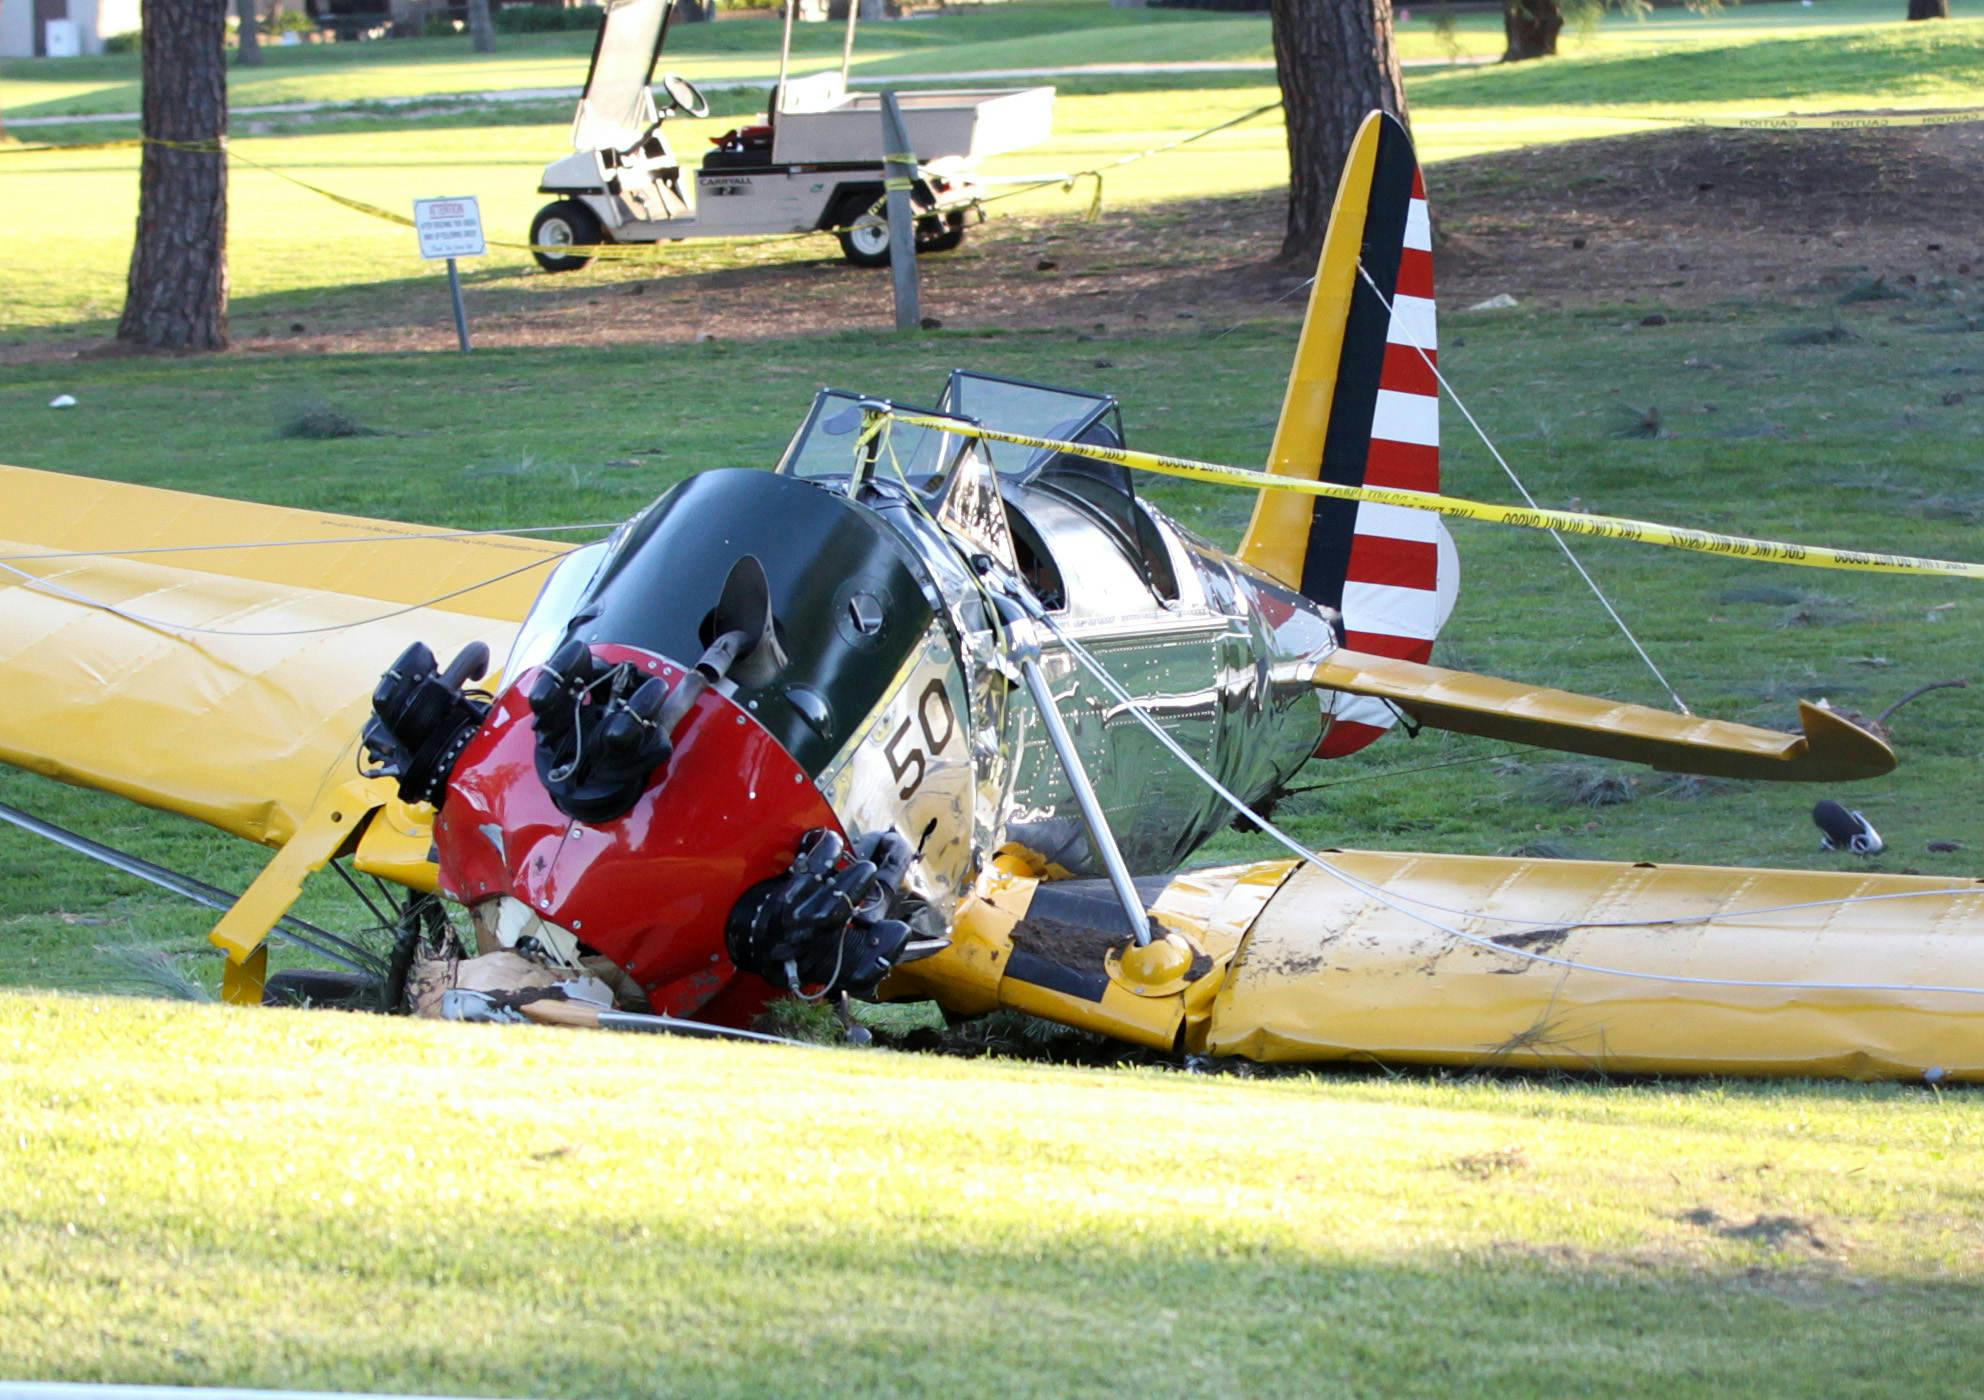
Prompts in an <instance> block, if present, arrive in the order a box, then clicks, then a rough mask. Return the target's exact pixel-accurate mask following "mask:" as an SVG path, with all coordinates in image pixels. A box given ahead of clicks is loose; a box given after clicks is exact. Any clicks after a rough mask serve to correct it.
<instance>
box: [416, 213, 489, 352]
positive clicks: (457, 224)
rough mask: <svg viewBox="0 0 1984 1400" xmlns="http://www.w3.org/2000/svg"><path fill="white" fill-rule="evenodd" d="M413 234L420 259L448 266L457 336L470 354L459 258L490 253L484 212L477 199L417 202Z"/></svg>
mask: <svg viewBox="0 0 1984 1400" xmlns="http://www.w3.org/2000/svg"><path fill="white" fill-rule="evenodd" d="M413 227H414V232H416V233H418V234H419V235H420V256H421V257H423V258H425V259H427V261H429V262H439V261H443V260H445V261H446V262H447V264H448V296H449V298H450V299H451V300H452V301H453V302H454V306H455V335H456V338H457V339H459V340H460V341H461V345H462V353H463V354H467V353H468V348H469V345H468V310H467V308H466V307H464V306H463V305H462V275H461V272H460V270H459V269H458V268H456V266H455V259H456V258H479V257H481V256H483V255H484V254H485V253H487V252H488V251H489V249H488V246H487V245H486V244H485V243H484V242H483V238H482V210H481V209H480V208H479V207H477V205H476V202H475V196H474V195H464V196H463V197H461V198H459V199H416V200H415V201H414V202H413Z"/></svg>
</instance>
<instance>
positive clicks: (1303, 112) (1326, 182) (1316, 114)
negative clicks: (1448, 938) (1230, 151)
mask: <svg viewBox="0 0 1984 1400" xmlns="http://www.w3.org/2000/svg"><path fill="white" fill-rule="evenodd" d="M1268 12H1269V15H1270V16H1271V18H1272V20H1273V25H1274V66H1275V74H1276V76H1277V77H1278V78H1279V79H1280V81H1281V97H1282V102H1283V105H1284V112H1285V115H1286V117H1287V122H1288V228H1287V231H1286V232H1285V233H1284V235H1283V237H1282V242H1281V260H1282V261H1283V262H1287V263H1291V264H1294V265H1296V266H1302V267H1306V266H1309V265H1311V264H1313V263H1314V262H1315V261H1316V258H1317V257H1318V256H1319V255H1320V254H1321V252H1322V250H1323V231H1324V229H1325V228H1327V227H1328V225H1329V219H1330V200H1331V199H1332V198H1333V197H1334V196H1335V194H1336V182H1337V177H1338V176H1339V175H1341V174H1342V173H1343V159H1344V156H1345V154H1346V153H1348V151H1349V150H1350V138H1351V137H1353V136H1355V135H1356V134H1357V127H1358V124H1359V123H1361V122H1362V121H1363V120H1364V118H1365V116H1366V115H1367V114H1369V113H1370V112H1371V111H1372V110H1373V109H1375V108H1383V109H1384V110H1385V111H1387V112H1390V113H1391V114H1392V115H1394V116H1396V117H1397V118H1398V119H1399V120H1400V121H1404V120H1405V119H1406V113H1405V84H1404V81H1403V80H1402V79H1401V77H1400V76H1399V67H1398V48H1397V46H1396V45H1395V44H1394V43H1393V41H1392V6H1391V0H1270V4H1269V7H1268Z"/></svg>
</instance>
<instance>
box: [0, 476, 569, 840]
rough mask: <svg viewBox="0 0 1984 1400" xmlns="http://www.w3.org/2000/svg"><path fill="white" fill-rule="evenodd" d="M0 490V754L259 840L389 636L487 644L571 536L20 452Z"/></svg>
mask: <svg viewBox="0 0 1984 1400" xmlns="http://www.w3.org/2000/svg"><path fill="white" fill-rule="evenodd" d="M0 501H4V502H5V503H6V515H5V520H4V523H0V694H4V696H5V703H4V704H0V761H4V762H7V763H11V764H14V765H17V766H19V767H22V768H27V769H31V770H33V771H34V772H37V773H45V774H48V775H49V776H51V777H55V778H60V779H62V780H63V781H65V782H71V783H78V784H81V785H83V786H86V787H93V788H100V789H102V790H104V791H107V792H114V793H118V794H120V795H122V796H125V797H129V798H131V799H133V800H134V801H138V802H142V803H144V804H146V805H147V806H151V807H159V808H163V809H165V810H167V811H172V812H180V813H183V814H185V815H187V816H190V817H196V818H198V819H199V820H201V821H203V822H207V823H209V824H211V825H213V826H216V827H219V828H221V829H222V830H224V831H228V832H232V833H234V834H235V835H238V836H243V837H246V838H248V839H249V840H252V841H259V842H262V843H265V844H267V845H272V846H279V845H282V844H283V843H284V842H285V841H287V840H288V839H289V838H290V836H291V835H292V834H294V833H295V832H296V830H297V829H298V826H299V825H300V824H301V822H302V820H303V817H304V814H305V813H307V812H308V811H309V810H310V808H311V806H312V803H313V801H314V800H315V799H316V798H317V797H318V794H319V793H320V791H322V790H325V789H327V788H330V787H332V786H334V785H336V784H340V783H343V782H346V781H347V780H349V779H351V778H353V777H354V776H355V755H356V748H357V739H358V733H359V729H360V727H361V725H362V724H363V723H364V721H365V718H366V716H367V714H368V713H369V709H370V702H371V694H372V688H373V686H374V685H375V684H376V682H377V680H378V677H379V675H380V673H381V672H382V671H384V670H385V668H386V667H387V666H389V665H391V664H392V662H393V660H394V659H395V658H396V657H397V656H398V655H399V653H400V652H401V650H403V649H404V648H405V647H406V645H407V644H408V643H409V642H411V641H414V640H416V639H418V640H421V641H425V642H426V643H427V644H428V645H429V646H431V647H433V649H434V651H435V653H436V654H437V655H438V656H440V657H441V658H442V659H443V660H445V659H446V658H447V657H449V656H451V655H452V654H453V653H454V652H455V651H456V650H457V649H459V648H460V647H462V646H465V645H467V644H468V643H469V642H471V641H476V640H480V641H483V642H486V643H488V645H489V647H490V649H491V651H492V652H493V653H494V654H495V655H496V656H497V657H499V658H500V657H501V656H502V655H503V654H504V652H505V650H506V649H507V647H508V645H509V643H510V640H511V638H512V637H513V636H514V634H515V632H516V627H517V624H518V623H519V622H520V621H521V620H522V619H523V617H524V615H525V614H526V613H527V612H528V611H529V609H530V605H531V603H532V601H533V600H534V599H535V597H536V595H537V590H538V589H539V588H540V587H541V586H542V585H543V583H544V580H545V577H546V575H547V574H548V573H549V566H550V565H551V564H552V563H554V562H555V561H556V560H557V559H558V557H559V556H561V555H562V554H564V553H565V552H566V551H567V550H568V549H570V548H571V546H569V545H567V544H562V543H549V542H546V541H543V540H534V539H523V538H517V537H511V536H483V537H479V538H474V539H407V538H405V537H406V536H409V535H420V534H425V533H429V532H430V528H431V527H419V526H409V525H399V524H393V523H390V522H385V521H377V520H366V519H361V518H358V517H354V516H344V515H332V514H328V513H323V512H318V511H307V510H291V509H286V508H283V507H279V506H265V505H254V504H250V503H247V502H242V501H232V500H223V499H220V498H216V497H211V496H198V495H192V494H188V493H184V492H176V491H163V490H158V489H156V488H152V487H145V486H132V485H126V484H123V483H118V482H109V481H97V480H92V479H90V478H87V477H79V476H68V475H64V474H61V473H55V472H42V471H31V470H28V469H25V468H20V467H0ZM320 540H336V541H354V542H346V543H328V544H318V543H304V542H306V541H320ZM213 545H243V546H252V547H241V548H220V549H215V548H211V547H210V546H213ZM106 550H114V551H124V552H123V553H118V554H103V553H94V554H91V553H78V552H83V551H106ZM141 551H158V552H150V553H146V552H141ZM62 554H70V555H71V557H67V558H59V557H53V556H57V555H62ZM450 594H453V595H456V596H450V597H445V598H443V595H450ZM435 599H440V601H429V600H435ZM83 600H90V601H83ZM103 605H108V606H103ZM111 607H114V608H116V609H120V610H122V611H123V613H124V614H126V615H119V613H118V612H113V611H110V610H109V609H110V608H111ZM138 618H143V619H147V620H146V621H139V620H136V619H138ZM195 629H211V630H195Z"/></svg>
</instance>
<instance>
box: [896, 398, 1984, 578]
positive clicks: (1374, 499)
mask: <svg viewBox="0 0 1984 1400" xmlns="http://www.w3.org/2000/svg"><path fill="white" fill-rule="evenodd" d="M879 416H883V417H886V418H888V419H889V420H891V421H893V422H896V423H901V424H904V425H906V426H909V427H916V428H934V429H937V430H938V431H940V432H947V433H955V434H957V435H959V436H961V437H976V438H984V439H986V440H988V441H991V442H1009V443H1012V444H1013V445H1015V446H1017V447H1033V448H1039V449H1041V450H1044V451H1049V452H1066V453H1069V454H1070V455H1072V456H1076V457H1087V458H1091V459H1093V460H1095V461H1099V462H1115V463H1117V464H1118V465H1120V466H1125V467H1129V468H1132V469H1134V470H1136V471H1147V472H1157V473H1160V474H1162V475H1165V476H1176V477H1183V478H1184V479H1186V480H1188V481H1204V482H1209V483H1211V484H1213V485H1216V486H1239V487H1245V488H1247V489H1249V490H1270V491H1293V492H1296V493H1297V494H1299V495H1305V496H1323V497H1327V498H1329V499H1331V500H1339V501H1369V502H1371V503H1372V504H1374V505H1386V506H1404V507H1406V508H1407V509H1410V510H1430V511H1434V512H1437V513H1438V514H1440V515H1450V516H1455V517H1457V518H1459V519H1463V520H1485V521H1488V522H1490V523H1491V524H1496V525H1514V526H1518V527H1520V528H1523V529H1527V530H1557V531H1562V532H1564V533H1566V534H1576V535H1591V536H1595V537H1597V538H1599V539H1611V540H1628V541H1631V542H1632V543H1635V544H1652V545H1660V546H1662V547H1663V548H1667V549H1685V550H1691V551H1693V552H1694V553H1697V554H1719V555H1721V556H1722V557H1724V558H1725V559H1756V560H1760V561H1762V562H1765V563H1770V564H1797V565H1802V566H1804V567H1806V568H1813V569H1852V570H1858V571H1861V572H1866V573H1881V574H1928V575H1933V576H1936V577H1939V578H1976V579H1984V564H1970V563H1965V562H1963V561H1961V560H1956V559H1925V558H1921V557H1918V556H1916V555H1911V554H1885V553H1880V552H1877V551H1872V550H1861V549H1835V548H1832V547H1830V546H1826V545H1814V544H1793V543H1790V542H1788V541H1784V540H1763V539H1753V538H1751V537H1749V536H1747V535H1725V534H1722V533H1720V532H1718V531H1714V530H1693V529H1688V528H1685V527H1683V526H1677V525H1662V524H1660V523H1658V522H1656V521H1651V520H1632V519H1628V518H1626V517H1624V516H1617V515H1590V514H1587V513H1585V512H1583V511H1573V510H1545V509H1542V508H1540V507H1531V506H1505V505H1496V504H1494V503H1493V502H1489V501H1471V500H1468V499H1466V498H1465V497H1461V496H1445V495H1439V494H1435V493H1433V492H1430V491H1399V490H1394V489H1392V488H1389V487H1382V486H1343V485H1339V484H1338V483H1336V482H1331V481H1307V480H1304V479H1302V478H1300V477H1292V476H1276V475H1274V474H1273V473H1271V472H1263V471H1253V470H1250V469H1248V468H1245V467H1228V466H1222V465H1220V464H1219V463H1217V462H1200V461H1195V460H1193V459H1192V458H1189V457H1165V456H1160V455H1159V454H1157V453H1154V452H1135V451H1132V450H1130V449H1129V448H1126V447H1101V446H1097V445H1095V444H1092V443H1082V442H1062V441H1059V440H1057V439H1055V438H1042V437H1032V436H1030V435H1028V434H1026V433H1008V432H1003V431H1000V430H998V429H995V428H982V427H978V426H976V425H975V424H971V423H965V422H960V421H959V420H957V419H955V418H934V417H929V416H926V415H923V414H895V413H891V414H886V415H879Z"/></svg>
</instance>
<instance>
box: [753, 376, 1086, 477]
mask: <svg viewBox="0 0 1984 1400" xmlns="http://www.w3.org/2000/svg"><path fill="white" fill-rule="evenodd" d="M863 403H886V404H887V406H888V407H889V408H892V409H894V410H896V411H897V412H898V413H904V414H924V415H929V416H933V417H941V418H957V419H961V420H963V421H964V422H966V423H971V424H976V425H978V426H981V427H986V428H998V429H1003V430H1004V431H1006V432H1010V433H1024V434H1025V435H1027V436H1028V437H1045V438H1057V439H1060V440H1062V441H1069V442H1083V443H1093V444H1096V445H1098V446H1105V447H1121V446H1122V445H1123V428H1122V417H1121V413H1120V411H1119V410H1118V409H1117V407H1116V400H1115V399H1113V398H1111V397H1110V396H1109V395H1107V394H1089V393H1083V392H1082V391H1081V390H1078V389H1054V388H1050V387H1048V386H1047V385H1044V384H1028V383H1025V382H1024V381H1022V380H1018V379H1002V378H1000V377H999V376H997V375H991V374H974V373H971V372H969V371H966V370H953V371H952V372H951V376H950V379H949V381H948V382H947V383H946V384H945V386H944V393H943V397H942V398H941V399H940V400H939V405H938V407H937V408H936V409H935V410H931V409H927V408H916V407H913V406H911V405H909V404H902V403H894V402H889V401H886V400H876V399H873V398H871V397H868V396H865V395H861V394H853V393H849V392H848V391H847V390H845V389H822V390H821V391H820V392H819V394H818V395H816V396H815V397H814V399H813V407H812V409H811V411H810V412H808V413H807V415H806V421H805V422H804V423H802V424H800V425H799V431H798V432H797V433H795V434H794V435H793V438H792V443H791V445H790V446H788V447H787V448H786V449H785V456H784V457H783V458H782V459H781V460H780V462H779V467H778V469H779V470H780V471H781V472H783V473H785V474H786V475H787V476H803V477H815V478H818V477H835V476H852V475H854V473H855V471H856V468H857V466H858V465H859V464H860V462H861V460H862V458H863V456H864V455H869V454H872V456H871V460H872V462H873V465H874V467H875V469H876V472H877V474H878V475H881V476H884V477H894V476H896V475H897V473H898V470H899V471H900V474H901V475H902V476H903V477H905V478H907V479H908V481H909V482H910V483H911V484H912V485H915V486H918V487H920V488H922V489H924V490H926V491H937V490H941V487H942V485H943V483H944V482H945V481H946V480H947V479H948V477H949V473H950V471H951V468H952V467H954V466H955V465H956V464H957V459H958V456H959V454H960V453H961V452H963V451H964V450H965V449H966V448H967V446H968V445H969V443H970V441H971V439H970V438H969V437H967V436H965V435H963V434H959V433H946V432H943V431H941V430H939V429H935V428H924V427H916V426H913V425H910V424H906V423H896V424H894V425H893V426H892V427H891V428H890V430H889V436H888V440H887V443H886V444H880V445H875V446H872V447H870V446H867V445H864V444H862V443H861V441H860V438H861V423H862V416H863V415H862V408H861V406H862V404H863ZM985 450H986V452H987V454H988V455H989V457H990V458H991V461H992V465H993V466H995V467H996V468H998V471H999V474H1000V475H1001V476H1003V477H1005V478H1006V479H1007V480H1009V481H1015V482H1023V481H1030V480H1032V479H1033V478H1034V477H1036V476H1039V475H1040V474H1041V473H1042V472H1044V471H1047V470H1048V469H1049V468H1051V467H1055V466H1057V465H1059V466H1065V465H1067V460H1068V454H1066V453H1056V452H1051V451H1043V450H1041V449H1038V448H1032V447H1020V446H1016V445H1015V444H1012V443H1004V442H990V441H988V442H986V443H985Z"/></svg>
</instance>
